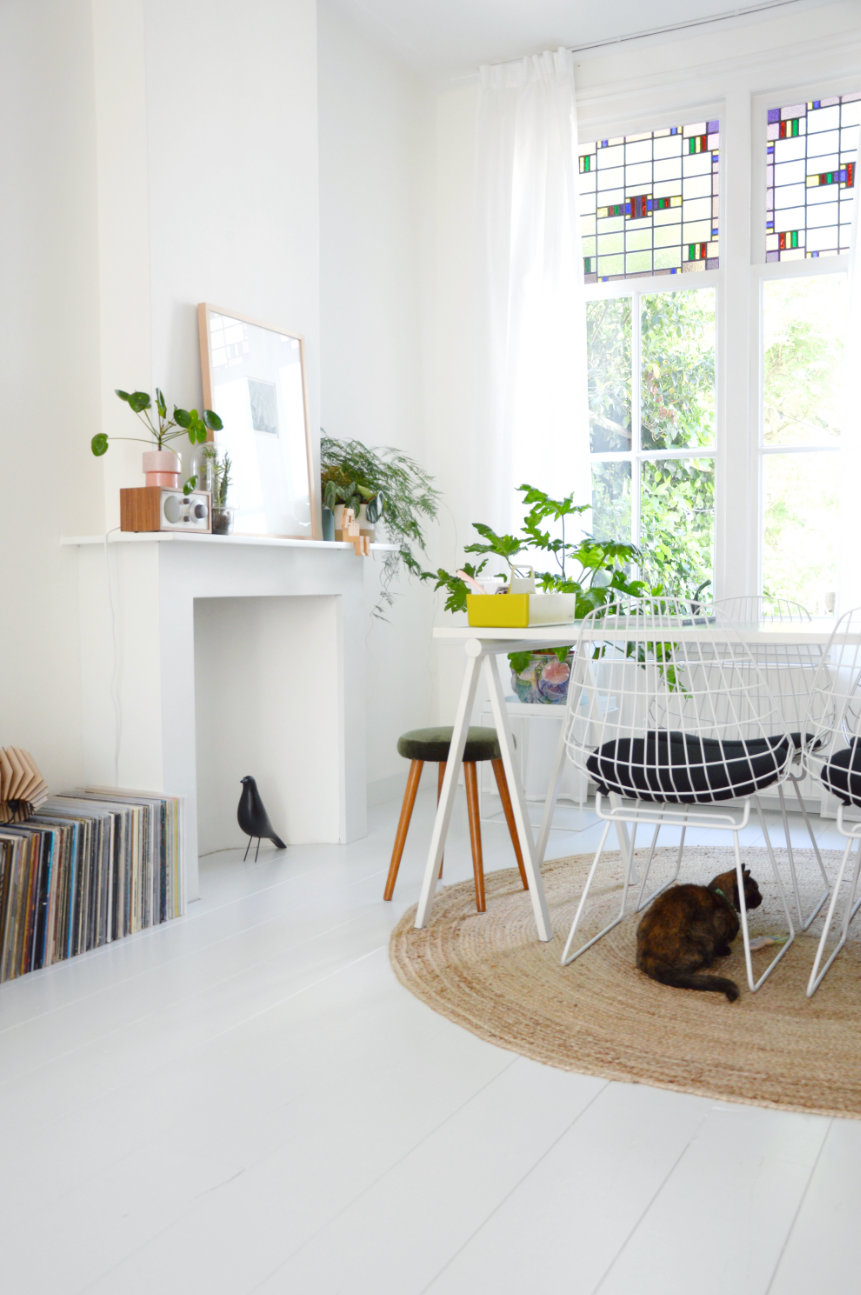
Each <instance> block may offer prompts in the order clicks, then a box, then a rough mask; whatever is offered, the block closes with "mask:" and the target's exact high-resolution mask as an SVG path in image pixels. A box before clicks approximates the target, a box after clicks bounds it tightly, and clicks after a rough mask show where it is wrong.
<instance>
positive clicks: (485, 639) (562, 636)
mask: <svg viewBox="0 0 861 1295" xmlns="http://www.w3.org/2000/svg"><path fill="white" fill-rule="evenodd" d="M583 624H584V622H583V621H572V622H571V623H570V624H568V625H536V626H532V627H530V628H528V629H512V628H511V627H510V626H506V627H484V626H481V627H479V626H475V625H463V624H461V625H438V626H436V627H435V628H434V632H433V635H434V638H435V639H439V640H441V641H443V642H449V643H470V642H473V643H477V644H479V645H480V646H481V648H482V650H484V651H492V652H516V651H522V650H528V649H530V648H532V649H536V648H545V647H565V646H566V645H567V644H574V643H576V642H577V641H578V640H579V638H580V632H581V629H582V627H583ZM835 624H836V621H834V620H833V619H823V620H809V621H762V622H759V623H758V624H752V625H739V624H735V625H733V635H734V636H735V637H737V638H741V639H742V641H743V642H745V643H773V644H776V645H777V644H780V643H791V644H795V645H806V644H809V645H813V646H819V647H822V646H824V645H825V644H827V643H828V642H830V641H831V638H832V635H833V633H834V626H835ZM648 630H649V637H654V638H656V639H663V640H665V641H667V642H676V643H678V642H683V641H687V640H693V641H694V642H706V643H708V642H715V643H719V642H721V640H722V639H725V638H726V630H725V629H724V628H722V627H721V626H719V625H716V624H715V623H714V622H713V621H705V620H702V621H693V620H692V622H691V624H689V625H674V626H664V627H660V628H654V629H653V628H652V627H651V626H648ZM600 637H601V640H602V641H603V642H605V643H614V642H622V643H624V642H626V641H627V640H628V639H630V638H631V631H630V629H627V630H625V629H615V630H614V629H607V628H602V630H601V634H600ZM834 641H835V643H837V644H839V645H845V644H855V643H858V642H861V636H859V635H857V634H852V635H849V634H841V635H839V637H836V638H835V639H834Z"/></svg>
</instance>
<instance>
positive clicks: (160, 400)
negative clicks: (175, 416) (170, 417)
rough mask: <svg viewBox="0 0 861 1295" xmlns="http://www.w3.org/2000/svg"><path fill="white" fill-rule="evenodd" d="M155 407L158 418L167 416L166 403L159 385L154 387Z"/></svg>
mask: <svg viewBox="0 0 861 1295" xmlns="http://www.w3.org/2000/svg"><path fill="white" fill-rule="evenodd" d="M155 407H156V409H157V410H158V416H159V418H165V417H166V416H167V404H166V402H165V398H164V395H163V393H162V391H161V390H160V388H159V387H156V389H155Z"/></svg>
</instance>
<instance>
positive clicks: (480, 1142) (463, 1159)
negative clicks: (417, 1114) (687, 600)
mask: <svg viewBox="0 0 861 1295" xmlns="http://www.w3.org/2000/svg"><path fill="white" fill-rule="evenodd" d="M604 1087H606V1082H605V1081H603V1080H600V1079H595V1078H587V1077H584V1076H572V1075H566V1074H564V1073H562V1072H560V1071H553V1070H551V1069H549V1068H548V1067H544V1066H537V1065H536V1064H535V1063H534V1062H526V1061H524V1060H522V1059H518V1060H516V1061H515V1063H514V1065H512V1066H509V1067H507V1068H506V1069H505V1070H504V1071H502V1072H501V1074H499V1075H498V1076H497V1077H496V1078H495V1079H494V1081H493V1082H492V1083H490V1084H488V1085H487V1086H486V1087H485V1088H483V1089H481V1090H480V1091H478V1092H476V1094H475V1095H474V1096H473V1097H472V1098H471V1100H470V1101H469V1102H467V1103H466V1104H465V1105H464V1106H462V1107H461V1108H460V1110H458V1111H457V1112H455V1113H454V1114H453V1115H452V1116H451V1118H450V1119H449V1120H448V1121H447V1122H446V1123H445V1124H444V1125H441V1126H439V1127H438V1128H437V1129H435V1130H434V1132H433V1133H432V1134H431V1135H430V1136H429V1137H428V1138H427V1139H426V1140H425V1141H424V1142H422V1143H421V1144H420V1145H418V1146H416V1147H415V1149H414V1150H413V1151H411V1152H410V1154H409V1155H408V1156H406V1157H405V1158H404V1159H403V1160H402V1161H401V1162H400V1163H399V1164H398V1165H396V1166H395V1167H394V1168H393V1169H392V1171H391V1172H390V1173H389V1174H387V1175H386V1177H385V1178H384V1179H381V1180H379V1181H378V1182H376V1183H375V1184H374V1185H373V1186H372V1187H371V1188H370V1189H369V1190H368V1191H367V1192H365V1193H363V1194H362V1196H361V1197H359V1198H358V1199H357V1200H356V1201H354V1202H352V1203H351V1205H350V1206H349V1207H348V1208H347V1209H346V1210H344V1212H343V1213H342V1214H340V1215H339V1216H338V1217H337V1218H335V1219H334V1220H333V1221H332V1222H331V1223H330V1224H328V1225H327V1226H326V1227H325V1228H323V1229H322V1230H321V1231H320V1232H318V1233H317V1234H316V1235H315V1236H314V1237H313V1238H312V1239H311V1241H310V1242H309V1243H308V1244H307V1245H305V1246H303V1247H302V1249H301V1250H300V1251H299V1252H298V1253H296V1254H294V1255H293V1256H292V1257H291V1258H290V1259H289V1260H288V1261H287V1262H286V1263H285V1264H283V1265H282V1266H280V1267H279V1268H277V1269H276V1271H275V1272H274V1273H272V1275H271V1276H270V1277H269V1279H268V1280H267V1281H266V1282H264V1283H263V1284H262V1285H261V1287H260V1290H261V1291H262V1292H267V1295H275V1293H276V1292H278V1291H287V1290H295V1291H303V1290H308V1291H310V1290H314V1289H318V1290H325V1291H340V1290H348V1289H352V1290H361V1291H371V1290H376V1291H379V1292H381V1295H382V1293H384V1292H385V1293H386V1295H387V1293H388V1292H391V1295H396V1293H397V1292H403V1291H418V1290H424V1289H425V1287H426V1286H427V1285H428V1283H429V1282H431V1281H432V1279H433V1278H434V1276H435V1275H436V1274H437V1273H438V1272H439V1271H440V1269H441V1268H443V1267H444V1266H445V1265H446V1263H447V1262H448V1259H449V1256H450V1254H451V1252H452V1249H457V1248H459V1247H460V1246H461V1245H464V1244H465V1243H466V1242H467V1241H468V1240H469V1238H470V1236H471V1235H472V1234H473V1232H474V1231H475V1230H476V1229H477V1228H478V1227H480V1226H481V1224H482V1223H483V1222H484V1220H485V1219H486V1218H487V1216H488V1215H489V1214H490V1213H492V1212H493V1211H494V1210H495V1209H496V1208H497V1207H498V1206H499V1205H500V1203H501V1202H502V1201H504V1200H505V1198H506V1196H507V1195H508V1194H509V1193H510V1192H511V1191H512V1190H513V1189H514V1188H515V1187H516V1185H517V1184H518V1182H519V1181H520V1180H521V1179H522V1178H523V1176H524V1175H525V1174H527V1173H528V1172H529V1170H530V1169H531V1167H532V1165H533V1164H534V1163H535V1160H536V1158H540V1157H541V1156H543V1155H544V1154H545V1153H546V1152H547V1151H548V1150H549V1149H550V1148H552V1147H553V1145H554V1144H555V1143H556V1142H557V1141H558V1140H559V1139H560V1138H561V1137H562V1136H563V1135H564V1133H565V1132H566V1130H567V1129H568V1128H570V1126H571V1124H572V1123H573V1122H574V1121H576V1120H577V1118H578V1117H579V1116H580V1114H581V1113H582V1111H583V1110H585V1109H586V1108H588V1106H589V1104H590V1103H591V1102H592V1101H594V1099H595V1098H596V1097H597V1095H598V1094H599V1093H600V1092H601V1091H602V1089H603V1088H604ZM348 1275H349V1276H348ZM492 1284H493V1288H494V1289H495V1288H496V1281H495V1280H494V1281H493V1283H492Z"/></svg>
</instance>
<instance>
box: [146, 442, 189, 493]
mask: <svg viewBox="0 0 861 1295" xmlns="http://www.w3.org/2000/svg"><path fill="white" fill-rule="evenodd" d="M141 466H142V467H143V472H144V480H145V481H146V483H147V485H148V486H167V487H169V488H170V489H172V490H175V489H176V488H177V487H178V486H179V483H180V477H181V474H182V460H181V459H180V457H179V455H178V454H177V452H176V450H144V452H143V455H142V465H141Z"/></svg>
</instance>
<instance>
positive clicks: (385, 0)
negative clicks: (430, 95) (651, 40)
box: [339, 0, 822, 77]
mask: <svg viewBox="0 0 861 1295" xmlns="http://www.w3.org/2000/svg"><path fill="white" fill-rule="evenodd" d="M821 2H822V0H759V2H758V3H747V4H744V3H734V4H731V3H727V2H726V0H651V3H650V4H649V5H644V4H643V3H642V0H603V3H601V0H339V3H340V4H341V5H343V7H344V8H346V9H347V10H349V11H350V12H352V13H353V14H354V15H355V16H356V17H357V18H358V19H359V20H360V21H361V22H362V23H363V25H365V26H366V27H370V28H371V29H372V30H374V31H375V32H376V34H377V35H378V37H379V38H381V39H382V40H383V41H384V42H385V43H386V44H387V45H388V46H389V47H390V48H391V49H393V50H394V51H395V52H396V53H397V54H398V55H399V56H400V57H401V58H403V59H404V60H405V61H406V62H407V63H409V64H410V65H411V66H412V67H414V68H415V69H416V71H418V72H422V73H424V74H426V75H429V76H432V77H445V76H452V75H456V74H458V73H464V72H472V71H474V70H475V69H476V68H477V67H478V65H479V64H481V63H500V62H505V61H507V60H509V59H514V58H520V57H521V56H523V55H524V54H531V53H538V52H540V51H541V50H545V49H555V48H557V47H558V46H560V45H567V46H569V47H570V48H573V49H580V48H583V47H584V46H588V45H594V44H596V43H604V42H615V41H618V40H624V39H626V38H627V39H630V38H631V37H634V36H638V35H643V34H646V33H648V32H654V31H660V30H662V29H665V28H668V27H675V26H677V25H685V26H687V25H690V24H694V23H707V22H709V21H715V20H720V19H726V18H733V17H738V16H741V15H748V14H756V13H760V12H763V11H769V10H774V11H780V10H784V11H785V12H791V11H793V10H794V11H796V12H798V11H800V10H803V9H809V8H814V7H815V6H816V5H817V4H819V3H821Z"/></svg>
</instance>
